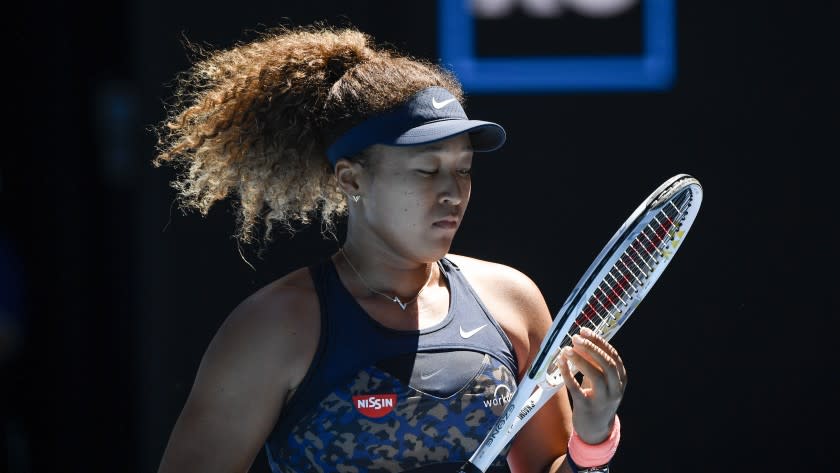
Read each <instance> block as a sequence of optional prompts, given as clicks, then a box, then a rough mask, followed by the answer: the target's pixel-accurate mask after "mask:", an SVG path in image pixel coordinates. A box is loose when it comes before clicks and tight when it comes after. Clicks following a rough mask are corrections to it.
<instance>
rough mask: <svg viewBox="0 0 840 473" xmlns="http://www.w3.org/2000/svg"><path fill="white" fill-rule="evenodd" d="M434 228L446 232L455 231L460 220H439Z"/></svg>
mask: <svg viewBox="0 0 840 473" xmlns="http://www.w3.org/2000/svg"><path fill="white" fill-rule="evenodd" d="M432 226H435V227H438V228H443V229H445V230H454V229H456V228H458V219H456V218H445V219H443V220H438V221H437V222H435V223H433V224H432Z"/></svg>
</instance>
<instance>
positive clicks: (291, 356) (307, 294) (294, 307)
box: [158, 268, 320, 473]
mask: <svg viewBox="0 0 840 473" xmlns="http://www.w3.org/2000/svg"><path fill="white" fill-rule="evenodd" d="M309 280H310V278H309V271H308V270H307V269H305V268H304V269H301V270H298V271H295V272H292V273H290V274H289V275H287V276H285V277H283V278H281V279H279V280H277V281H275V282H272V283H270V284H268V285H266V286H265V287H263V288H261V289H260V290H258V291H256V292H255V293H253V294H252V295H250V296H249V297H247V298H246V299H245V300H244V301H242V302H241V303H240V304H239V305H238V306H237V307H236V308H235V309H234V310H233V311H232V312H231V313H230V315H228V317H227V318H226V319H225V321H224V322H223V323H222V325H221V327H219V329H218V330H217V332H216V334H215V335H214V337H213V339H212V340H211V341H210V344H209V345H208V347H207V350H206V351H205V353H204V356H203V357H202V359H201V364H200V365H199V368H198V372H197V373H196V377H195V381H194V382H193V386H192V389H191V390H190V394H189V396H188V398H187V401H186V403H185V404H184V408H183V409H182V410H181V414H180V415H179V417H178V420H177V422H176V423H175V427H174V428H173V430H172V433H171V435H170V438H169V443H168V444H167V447H166V451H165V452H164V456H163V460H162V461H161V466H160V469H159V470H158V471H159V472H160V473H169V472H175V471H208V472H209V471H247V470H248V468H249V466H250V465H251V463H252V462H253V460H254V458H255V456H256V455H257V454H258V452H259V450H260V448H261V446H262V444H263V443H264V442H265V439H266V438H267V436H268V435H269V433H270V432H271V429H272V428H273V426H274V424H275V422H276V420H277V418H278V416H280V415H281V411H282V410H283V405H284V403H285V400H286V399H287V398H288V394H289V393H290V392H291V391H292V390H293V389H295V387H296V386H297V384H298V383H299V382H300V379H302V377H303V376H304V373H305V372H306V370H307V369H308V367H309V364H310V362H311V359H312V357H313V356H314V352H315V350H316V348H317V343H318V334H319V332H320V317H319V316H318V314H319V309H318V298H317V296H316V294H315V290H314V287H313V285H312V283H311V282H309Z"/></svg>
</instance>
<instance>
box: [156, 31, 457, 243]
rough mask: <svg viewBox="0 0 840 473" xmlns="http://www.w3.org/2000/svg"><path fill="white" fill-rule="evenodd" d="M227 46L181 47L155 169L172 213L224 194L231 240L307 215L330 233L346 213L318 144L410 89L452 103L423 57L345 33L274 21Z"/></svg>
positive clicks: (440, 74)
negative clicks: (167, 171) (181, 67)
mask: <svg viewBox="0 0 840 473" xmlns="http://www.w3.org/2000/svg"><path fill="white" fill-rule="evenodd" d="M258 36H259V37H258V38H257V39H256V40H254V41H252V42H248V43H237V44H236V45H235V46H234V47H232V48H230V49H227V50H219V51H206V50H204V49H202V48H200V47H197V46H195V45H193V44H191V43H189V42H186V43H185V45H186V47H188V48H190V49H191V50H192V51H193V52H194V53H195V54H196V55H197V59H196V60H195V61H194V63H193V65H192V67H191V68H190V69H189V70H187V71H185V72H182V73H180V74H179V75H178V76H177V77H176V86H175V94H174V97H173V99H174V102H173V103H172V104H171V105H170V106H169V109H168V114H167V118H166V119H165V120H163V121H162V122H161V123H160V124H158V125H157V126H156V128H155V132H156V133H157V136H158V142H157V150H156V151H157V152H156V155H155V158H154V160H153V164H154V165H155V166H160V165H162V164H170V165H172V166H173V167H175V168H176V169H177V170H178V177H177V178H176V179H175V180H174V181H173V182H172V186H173V187H174V188H175V189H176V190H177V191H178V200H179V202H180V204H181V208H182V209H183V210H185V211H186V210H198V211H199V212H200V213H201V214H202V215H206V214H207V213H208V211H209V210H210V208H211V207H212V206H213V204H214V203H216V202H218V201H220V200H223V199H225V198H226V197H228V196H229V195H231V194H235V196H234V197H235V199H236V202H235V203H236V204H238V205H237V214H238V223H237V231H236V237H237V238H238V239H239V240H240V241H241V242H244V243H248V242H251V241H252V240H253V237H254V232H255V230H254V229H255V227H256V226H257V225H258V224H259V223H260V222H263V223H264V224H265V233H264V236H263V237H264V241H268V240H270V239H271V233H272V228H273V226H274V225H276V224H280V225H281V226H282V227H284V228H286V229H287V230H289V231H294V230H295V225H294V224H295V223H299V224H304V225H305V224H309V223H310V222H311V219H312V218H313V217H315V216H317V217H319V218H320V220H321V222H322V232H324V233H330V234H331V233H332V230H333V229H334V224H335V221H336V217H338V216H342V215H345V214H346V213H347V201H346V197H345V196H344V194H343V193H342V192H340V190H339V187H338V185H337V182H336V179H335V176H334V174H333V170H332V166H331V165H330V163H329V161H328V160H327V158H326V149H327V147H328V146H329V144H330V143H332V141H334V140H335V139H336V138H337V137H338V136H340V135H341V134H342V133H343V132H344V131H346V130H348V129H349V128H351V127H352V126H354V125H356V124H358V123H360V122H362V121H364V120H365V119H366V118H368V117H370V116H372V115H375V114H378V113H381V112H383V111H385V110H388V109H391V108H393V107H395V106H397V105H399V104H401V103H403V102H405V101H406V100H407V99H408V98H410V97H411V96H412V95H413V94H415V93H417V92H418V91H420V90H422V89H425V88H427V87H432V86H441V87H445V88H446V89H448V90H449V91H450V92H452V94H453V95H454V96H455V97H457V98H458V100H459V101H460V102H463V92H462V90H461V86H460V84H459V83H458V81H457V79H456V78H455V77H454V76H453V75H452V74H451V73H449V72H448V71H446V70H444V69H442V68H440V67H439V66H437V65H435V64H432V63H430V62H428V61H425V60H420V59H416V58H412V57H409V56H406V55H401V54H398V53H396V52H394V51H393V50H390V49H387V48H384V47H379V46H376V45H374V43H373V39H372V38H371V37H370V36H369V35H367V34H365V33H362V32H360V31H358V30H355V29H353V28H341V29H335V28H330V27H324V26H320V25H316V26H306V27H297V28H286V27H278V28H273V29H270V30H268V31H267V32H264V33H259V34H258Z"/></svg>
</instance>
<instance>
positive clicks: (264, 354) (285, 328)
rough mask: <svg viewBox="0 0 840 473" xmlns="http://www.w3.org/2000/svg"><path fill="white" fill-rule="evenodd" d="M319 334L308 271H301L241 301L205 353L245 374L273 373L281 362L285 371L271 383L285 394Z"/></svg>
mask: <svg viewBox="0 0 840 473" xmlns="http://www.w3.org/2000/svg"><path fill="white" fill-rule="evenodd" d="M319 333H320V310H319V304H318V297H317V293H316V291H315V288H314V286H313V284H312V280H311V278H310V276H309V270H308V269H307V268H301V269H298V270H295V271H293V272H291V273H289V274H287V275H286V276H284V277H282V278H280V279H278V280H276V281H274V282H272V283H269V284H267V285H266V286H264V287H262V288H260V289H259V290H257V291H256V292H254V293H253V294H251V295H250V296H248V297H247V298H245V299H244V300H243V301H242V302H241V303H240V304H239V305H238V306H237V307H236V308H235V309H234V310H233V311H232V312H231V313H230V314H229V315H228V316H227V318H226V319H225V320H224V322H223V323H222V325H221V326H220V327H219V329H218V331H217V332H216V335H215V336H214V338H213V340H212V341H211V344H210V346H209V347H208V354H215V356H214V357H216V358H217V361H219V362H220V363H221V364H222V365H225V366H230V367H231V368H233V367H234V366H236V367H238V368H240V369H241V368H242V366H243V365H247V366H248V367H249V368H248V370H247V371H252V370H254V369H259V368H260V367H272V368H271V369H274V368H273V367H276V366H277V363H278V362H279V361H282V362H283V366H284V367H285V369H284V370H281V371H279V372H278V371H274V373H277V376H279V378H275V382H276V383H277V384H279V385H281V386H278V387H280V388H281V389H282V390H283V391H286V390H289V389H293V388H294V387H295V386H296V385H297V383H298V382H299V380H300V379H302V377H303V375H304V374H305V372H306V370H307V369H308V367H309V362H310V361H311V359H312V356H314V352H315V350H316V348H317V343H318V336H319ZM211 356H213V355H211ZM228 363H230V364H228ZM251 374H252V375H256V374H257V373H253V372H252V373H251Z"/></svg>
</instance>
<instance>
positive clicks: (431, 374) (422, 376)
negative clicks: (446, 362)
mask: <svg viewBox="0 0 840 473" xmlns="http://www.w3.org/2000/svg"><path fill="white" fill-rule="evenodd" d="M445 369H446V367H445V366H444V367H443V368H441V369H439V370H437V371H432V372H431V373H429V374H426V373H420V379H424V380H425V379H429V378H431V377H432V376H434V375H436V374H438V373H440V372H441V371H443V370H445Z"/></svg>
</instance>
